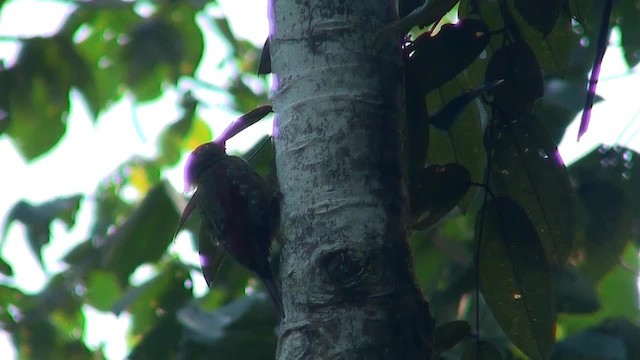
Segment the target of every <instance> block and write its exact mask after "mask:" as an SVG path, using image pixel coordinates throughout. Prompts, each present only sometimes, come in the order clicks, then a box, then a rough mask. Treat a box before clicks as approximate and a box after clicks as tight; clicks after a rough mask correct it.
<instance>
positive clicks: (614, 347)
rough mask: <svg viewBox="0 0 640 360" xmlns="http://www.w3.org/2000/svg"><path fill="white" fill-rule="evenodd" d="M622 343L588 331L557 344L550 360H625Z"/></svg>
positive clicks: (615, 338)
mask: <svg viewBox="0 0 640 360" xmlns="http://www.w3.org/2000/svg"><path fill="white" fill-rule="evenodd" d="M627 359H630V358H628V357H627V352H626V349H625V346H624V342H623V341H622V340H621V339H619V338H617V337H614V336H610V335H605V334H602V333H597V332H594V331H588V332H583V333H579V334H576V335H573V336H571V337H569V338H567V339H566V340H564V341H562V342H559V343H558V344H557V345H556V346H555V348H554V349H553V356H551V360H627Z"/></svg>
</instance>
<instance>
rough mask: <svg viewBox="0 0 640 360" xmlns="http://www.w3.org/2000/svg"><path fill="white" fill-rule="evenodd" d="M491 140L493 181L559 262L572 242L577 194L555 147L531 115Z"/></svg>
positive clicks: (564, 258) (550, 256) (506, 127)
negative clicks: (523, 215)
mask: <svg viewBox="0 0 640 360" xmlns="http://www.w3.org/2000/svg"><path fill="white" fill-rule="evenodd" d="M495 137H496V140H495V143H494V145H493V146H494V147H493V150H494V151H493V153H494V166H495V168H494V174H493V175H492V176H493V179H494V180H498V182H502V183H503V187H504V191H505V192H506V194H508V196H510V197H511V198H513V199H514V200H516V201H517V202H518V203H519V204H520V206H522V207H523V208H524V210H525V211H526V213H527V216H528V217H529V219H531V222H532V223H533V225H534V227H535V230H536V231H537V233H538V236H539V238H540V240H541V241H542V244H543V246H544V249H545V252H546V254H547V257H548V259H549V260H550V261H552V262H555V263H559V264H562V263H564V261H565V260H566V259H567V258H568V257H569V255H570V254H571V251H572V250H573V247H574V243H575V239H576V196H575V192H574V188H573V185H572V184H571V180H570V178H569V173H568V172H567V169H566V167H565V166H564V162H563V161H562V158H561V157H560V154H559V152H558V149H557V148H556V146H555V144H554V142H553V140H552V139H551V137H550V136H549V134H548V133H547V132H546V130H545V129H544V127H543V126H542V125H541V124H540V123H539V122H538V120H537V119H536V118H534V117H533V116H528V117H523V118H520V119H518V120H516V121H514V122H512V123H511V124H508V125H505V127H504V129H501V130H499V132H498V133H497V135H496V136H495Z"/></svg>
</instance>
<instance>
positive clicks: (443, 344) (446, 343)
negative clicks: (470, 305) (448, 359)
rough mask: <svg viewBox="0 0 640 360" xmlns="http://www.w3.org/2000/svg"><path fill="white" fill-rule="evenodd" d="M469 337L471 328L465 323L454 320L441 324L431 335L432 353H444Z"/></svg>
mask: <svg viewBox="0 0 640 360" xmlns="http://www.w3.org/2000/svg"><path fill="white" fill-rule="evenodd" d="M470 335H471V326H469V323H468V322H466V321H463V320H456V321H450V322H448V323H445V324H442V325H440V326H438V327H437V328H436V330H435V333H434V335H433V352H434V353H436V354H440V353H442V352H445V351H447V350H449V349H451V348H452V347H454V346H455V345H456V344H458V343H460V342H461V341H462V340H464V339H465V338H466V337H467V336H470Z"/></svg>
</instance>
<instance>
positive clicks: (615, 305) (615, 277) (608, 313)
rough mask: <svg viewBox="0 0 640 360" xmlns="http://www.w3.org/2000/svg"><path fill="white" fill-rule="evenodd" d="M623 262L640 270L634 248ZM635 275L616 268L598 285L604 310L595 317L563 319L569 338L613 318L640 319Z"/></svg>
mask: <svg viewBox="0 0 640 360" xmlns="http://www.w3.org/2000/svg"><path fill="white" fill-rule="evenodd" d="M622 261H623V262H624V264H625V266H628V267H631V268H634V269H637V268H638V266H640V261H639V258H638V249H637V248H636V247H634V246H632V245H629V246H627V248H626V249H625V252H624V255H623V257H622ZM637 280H638V279H637V276H636V273H635V272H632V271H629V269H628V268H625V267H623V266H620V265H618V266H616V267H615V268H614V269H613V270H611V271H609V273H607V274H606V275H605V276H604V277H603V278H602V279H601V280H600V281H599V282H598V283H597V292H598V298H599V299H600V305H601V306H600V310H598V312H596V313H594V314H584V315H582V314H575V315H563V316H562V328H563V329H564V331H565V333H566V334H567V335H571V334H576V333H578V332H579V331H584V330H585V329H588V328H591V327H595V326H598V325H599V324H600V323H601V322H603V321H605V320H607V319H610V318H627V319H635V318H636V317H637V315H638V301H639V297H638V289H637Z"/></svg>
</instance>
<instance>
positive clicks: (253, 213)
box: [178, 141, 283, 317]
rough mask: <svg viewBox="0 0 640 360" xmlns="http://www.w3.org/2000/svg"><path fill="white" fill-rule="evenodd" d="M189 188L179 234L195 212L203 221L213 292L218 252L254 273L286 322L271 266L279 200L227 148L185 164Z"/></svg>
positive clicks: (213, 148) (205, 267) (207, 147)
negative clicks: (190, 195) (219, 250)
mask: <svg viewBox="0 0 640 360" xmlns="http://www.w3.org/2000/svg"><path fill="white" fill-rule="evenodd" d="M185 185H186V186H187V189H188V190H193V189H194V188H195V192H194V193H193V196H192V198H191V200H190V201H189V203H188V204H187V206H186V208H185V210H184V212H183V213H182V217H181V219H180V223H179V226H178V228H180V227H182V225H184V223H185V222H186V220H187V219H188V218H189V216H190V215H191V213H192V212H193V210H195V209H196V208H197V209H198V212H199V213H200V217H201V218H202V224H201V228H200V235H199V253H200V265H201V267H202V272H203V275H204V277H205V280H206V281H207V285H208V286H209V287H211V285H212V282H213V277H214V275H215V272H216V270H217V268H214V265H216V264H215V261H214V258H215V255H216V254H215V251H214V250H215V247H216V245H219V246H220V247H221V248H222V249H223V250H224V252H226V253H228V254H229V255H231V257H233V258H234V259H235V260H236V261H238V262H239V263H240V264H242V265H243V266H244V267H246V268H248V269H249V270H251V271H252V272H254V273H255V274H256V275H257V276H258V277H259V278H260V280H261V281H262V283H263V284H264V287H265V288H266V290H267V292H268V293H269V296H270V297H271V299H272V301H273V303H274V305H275V306H276V309H277V311H278V314H279V315H280V317H283V309H282V302H281V299H280V292H279V290H278V287H277V286H276V282H275V279H274V276H273V272H272V271H271V267H270V264H269V253H270V248H271V240H272V238H273V237H274V236H275V233H276V231H277V229H278V225H279V223H280V216H279V214H280V206H279V196H278V194H277V192H275V191H273V190H272V189H271V187H270V186H269V185H268V184H267V182H266V181H265V180H263V179H262V178H261V177H260V175H258V173H256V172H255V170H254V169H253V168H252V167H251V166H250V165H249V164H248V163H247V162H246V161H245V160H243V159H242V158H239V157H237V156H230V155H227V153H226V151H225V146H224V142H216V141H213V142H209V143H205V144H203V145H200V146H199V147H197V148H196V149H195V150H194V151H193V152H192V153H191V155H189V159H188V160H187V165H186V167H185Z"/></svg>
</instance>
